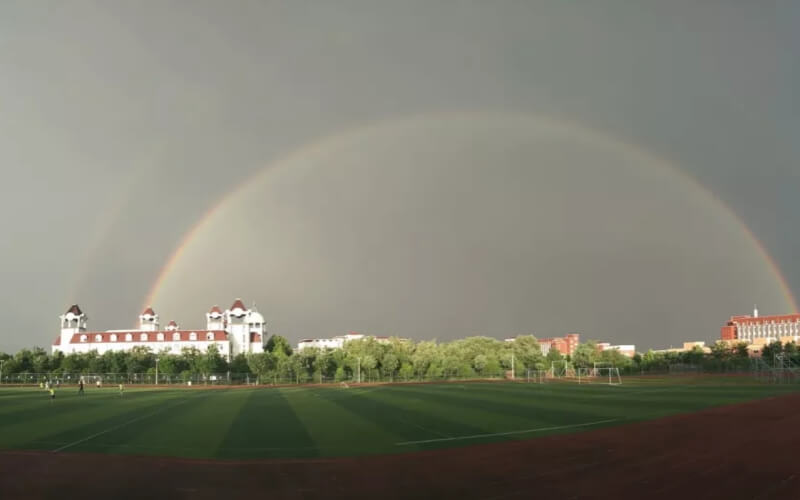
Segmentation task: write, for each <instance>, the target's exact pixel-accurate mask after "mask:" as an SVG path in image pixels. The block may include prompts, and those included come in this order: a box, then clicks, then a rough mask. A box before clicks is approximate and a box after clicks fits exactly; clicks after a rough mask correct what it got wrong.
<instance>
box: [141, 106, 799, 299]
mask: <svg viewBox="0 0 800 500" xmlns="http://www.w3.org/2000/svg"><path fill="white" fill-rule="evenodd" d="M487 116H499V117H503V118H510V119H523V120H527V121H530V120H533V122H535V123H536V124H537V125H545V126H547V127H548V128H550V129H555V130H560V131H565V132H567V133H570V134H574V135H575V136H578V137H579V138H581V139H584V140H589V141H594V142H597V143H600V144H603V145H606V146H611V147H616V148H620V149H621V150H624V151H626V152H628V153H631V154H633V155H636V156H638V157H640V158H642V159H643V160H645V161H644V162H643V163H647V164H650V165H653V166H654V167H656V168H662V169H665V170H668V171H669V172H670V173H672V174H674V175H676V176H677V177H679V178H681V179H683V180H684V182H686V183H687V184H688V185H689V186H690V187H691V188H692V189H694V190H696V191H697V192H699V193H701V194H702V195H703V196H704V197H705V198H707V199H709V200H711V201H712V203H713V204H714V205H716V206H717V207H718V208H719V209H720V210H721V211H722V212H724V213H726V214H727V215H729V216H730V217H732V218H733V220H734V221H735V222H736V224H737V225H738V226H739V227H740V228H741V230H742V231H743V232H744V234H745V236H746V237H747V238H748V239H749V240H750V241H751V242H752V243H753V245H754V246H755V247H756V249H757V250H758V252H759V253H760V254H761V255H762V256H763V258H764V260H765V261H766V263H767V264H768V266H769V267H770V269H771V270H772V272H773V273H774V275H775V277H776V278H777V280H778V283H779V284H780V286H781V289H782V293H783V295H784V296H785V298H786V301H787V303H788V304H789V305H790V307H791V308H792V311H791V312H792V313H797V312H798V307H797V300H796V299H795V297H794V295H793V294H792V292H791V289H790V287H789V284H788V282H787V280H786V278H785V277H784V276H783V273H782V272H781V270H780V267H779V266H778V264H777V263H776V262H775V259H773V258H772V256H771V255H770V254H769V252H768V251H767V249H766V248H765V247H764V245H763V244H762V243H761V241H759V240H758V238H756V237H755V235H754V234H753V232H752V231H751V230H750V228H749V227H748V226H747V224H745V223H744V221H743V220H742V219H741V218H740V217H739V216H738V215H737V214H736V212H735V211H734V210H733V209H732V208H731V207H730V206H728V205H727V204H726V203H725V202H724V201H722V200H721V199H720V198H719V197H717V196H716V195H715V194H714V193H713V192H711V191H710V190H709V189H708V188H706V187H705V186H703V185H702V184H701V183H700V182H699V181H697V179H695V178H694V177H692V176H691V175H690V174H689V173H688V172H686V171H684V170H682V169H680V168H678V167H677V166H675V165H673V164H671V163H670V162H668V161H667V160H665V159H663V158H660V157H658V156H655V155H653V154H652V153H650V152H649V151H647V150H644V149H642V148H640V147H639V146H637V145H634V144H631V143H628V142H625V141H623V140H620V139H618V138H616V137H611V136H608V135H605V134H603V133H601V132H598V131H596V130H594V129H591V128H588V127H586V126H584V125H581V124H577V123H574V122H571V121H568V120H565V119H563V118H560V117H559V118H556V117H551V116H543V115H531V114H522V113H507V112H503V113H498V112H489V113H487V112H473V111H459V112H448V113H436V114H434V115H431V114H422V115H413V116H410V117H405V118H402V119H393V120H378V121H375V122H371V123H368V124H367V125H364V126H359V127H353V128H350V129H348V130H345V131H343V132H340V133H337V134H333V135H330V136H326V137H323V138H321V139H319V140H317V141H314V142H311V143H309V144H306V145H305V146H303V147H301V148H299V149H296V150H294V151H291V152H289V153H288V154H287V155H285V156H283V157H281V158H279V159H277V160H276V161H274V162H272V163H270V164H269V165H267V166H265V167H264V168H263V169H261V170H259V171H258V172H257V173H256V174H254V175H253V176H251V177H249V178H248V179H246V180H245V181H244V182H242V183H241V184H239V185H238V186H236V187H235V188H233V189H232V190H231V191H229V192H228V193H227V194H226V195H224V196H223V197H222V198H220V200H219V202H218V203H216V204H215V205H214V206H212V207H211V208H210V209H208V210H207V211H206V212H205V213H204V214H203V215H202V217H200V218H199V219H198V220H197V222H195V224H194V225H193V226H192V227H191V228H190V229H189V231H187V232H186V233H185V234H184V236H183V238H182V239H181V240H180V242H179V244H178V246H177V247H176V248H175V250H174V251H173V252H172V254H171V255H170V257H169V258H168V259H167V261H166V263H165V264H164V266H163V267H162V268H161V270H160V271H159V273H158V276H157V278H156V280H155V282H154V283H153V286H152V287H151V288H150V291H149V292H148V294H147V297H146V298H145V301H144V303H143V304H142V308H144V307H147V306H149V305H150V304H152V303H154V302H155V298H156V296H157V295H158V292H159V290H160V289H161V287H162V285H163V283H164V281H165V280H166V278H167V276H168V275H169V273H170V271H171V270H172V268H173V267H174V266H175V264H176V263H177V262H178V261H179V260H180V259H181V257H182V256H183V253H184V251H185V250H186V248H187V247H188V246H189V244H190V243H191V242H192V240H193V239H194V238H195V236H196V235H197V234H198V233H199V232H200V230H201V229H202V228H203V227H204V226H205V224H206V223H207V222H208V221H209V220H210V219H211V218H212V217H213V216H214V215H215V214H216V213H217V212H218V211H219V210H220V209H222V207H224V206H225V205H226V204H227V203H228V202H229V201H230V200H232V199H234V198H236V197H237V194H239V193H240V192H241V191H242V190H243V189H244V188H245V187H246V186H247V185H249V184H250V183H251V182H252V181H254V180H256V179H258V178H260V177H261V176H263V175H268V174H270V173H272V172H275V171H276V170H278V169H280V168H285V167H286V166H287V165H290V164H291V163H292V162H294V161H297V160H300V159H303V158H305V157H309V156H312V155H314V154H315V153H318V152H319V151H321V150H325V149H327V148H330V147H333V146H335V145H336V144H338V143H340V142H341V141H343V140H345V139H347V138H351V137H353V136H354V135H358V134H362V133H365V132H367V131H369V130H371V129H372V128H375V127H378V126H381V125H385V124H387V123H392V124H393V123H402V122H414V121H417V120H420V119H425V118H426V117H428V118H429V117H434V118H441V117H452V118H476V117H487Z"/></svg>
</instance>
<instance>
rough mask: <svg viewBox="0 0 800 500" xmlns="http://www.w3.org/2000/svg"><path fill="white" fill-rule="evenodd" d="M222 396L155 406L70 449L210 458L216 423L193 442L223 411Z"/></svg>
mask: <svg viewBox="0 0 800 500" xmlns="http://www.w3.org/2000/svg"><path fill="white" fill-rule="evenodd" d="M224 395H225V394H212V391H193V392H191V393H187V394H185V395H184V397H181V398H179V399H177V400H176V401H174V402H168V403H165V404H163V405H158V406H157V408H156V409H155V410H154V411H152V412H150V413H143V414H142V415H141V417H140V418H137V419H136V420H134V421H130V422H127V423H123V425H120V426H118V427H117V428H115V429H114V430H113V431H111V432H106V433H104V434H103V435H101V436H98V437H96V438H95V439H92V440H91V441H86V442H85V443H82V444H80V445H79V446H76V447H74V449H73V451H91V452H99V453H118V454H127V453H134V454H148V455H169V456H195V457H202V456H210V455H212V454H213V452H214V450H215V449H216V440H217V439H221V437H222V436H221V433H217V429H218V423H216V422H212V423H211V425H210V426H209V427H206V428H210V429H214V432H213V433H208V434H203V435H204V439H200V440H199V439H197V429H198V428H204V427H203V425H202V424H203V423H205V421H206V420H207V419H208V418H209V417H210V416H212V415H214V414H215V411H216V410H217V409H219V408H224V407H225V404H221V403H223V401H219V400H221V399H224ZM190 446H191V447H192V448H193V452H194V454H190V455H186V454H185V453H178V452H177V451H178V450H179V449H180V448H182V447H184V448H185V447H190Z"/></svg>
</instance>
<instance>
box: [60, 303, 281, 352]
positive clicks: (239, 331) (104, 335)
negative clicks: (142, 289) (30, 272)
mask: <svg viewBox="0 0 800 500" xmlns="http://www.w3.org/2000/svg"><path fill="white" fill-rule="evenodd" d="M60 319H61V333H60V335H59V336H58V337H57V338H56V340H55V341H54V342H53V346H52V352H53V353H55V352H56V351H60V352H63V353H64V354H72V353H85V352H89V351H97V353H98V354H103V353H105V352H108V351H128V350H131V349H133V348H134V347H148V348H150V349H151V350H152V351H153V352H166V353H170V354H178V353H180V352H181V350H182V349H183V348H185V347H194V348H196V349H198V350H200V351H206V350H207V349H208V348H209V347H210V346H212V345H215V346H216V347H217V349H218V350H219V352H220V354H222V355H223V356H224V357H225V358H227V359H230V358H231V357H232V356H236V355H238V354H242V353H243V354H250V353H259V352H264V335H265V333H266V332H265V323H264V317H263V316H262V315H261V314H260V313H259V312H258V311H256V310H255V307H253V308H252V309H248V308H246V307H245V306H244V304H243V303H242V301H241V299H236V300H235V301H234V303H233V305H231V307H230V308H229V309H227V310H225V311H222V310H221V309H220V308H219V307H218V306H214V307H212V308H211V310H210V311H209V312H208V313H206V328H205V329H196V330H189V329H182V328H180V327H179V326H178V324H177V323H176V322H175V321H170V322H169V323H168V324H167V327H166V329H164V330H161V329H160V328H159V319H158V314H156V313H155V311H153V308H152V307H148V308H147V309H145V310H144V311H143V312H142V314H141V315H139V328H135V329H123V330H106V331H89V330H88V328H87V319H88V318H87V316H86V314H85V313H84V312H83V311H82V310H81V308H80V307H78V305H77V304H75V305H73V306H72V307H70V308H69V309H68V310H67V312H66V313H64V314H62V315H61V316H60Z"/></svg>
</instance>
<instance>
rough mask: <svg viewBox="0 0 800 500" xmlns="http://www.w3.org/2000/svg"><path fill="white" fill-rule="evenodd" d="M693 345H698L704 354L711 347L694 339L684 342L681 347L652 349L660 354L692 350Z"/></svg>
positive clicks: (709, 350) (708, 351)
mask: <svg viewBox="0 0 800 500" xmlns="http://www.w3.org/2000/svg"><path fill="white" fill-rule="evenodd" d="M695 347H699V348H700V349H702V351H703V352H704V353H706V354H708V353H710V352H711V349H710V348H708V347H706V343H705V342H701V341H694V342H684V343H683V347H670V348H669V349H656V350H653V352H654V353H657V354H661V353H667V352H687V351H691V350H693V349H694V348H695Z"/></svg>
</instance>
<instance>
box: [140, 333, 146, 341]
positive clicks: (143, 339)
mask: <svg viewBox="0 0 800 500" xmlns="http://www.w3.org/2000/svg"><path fill="white" fill-rule="evenodd" d="M139 340H140V341H142V342H147V334H146V333H143V334H141V335H139Z"/></svg>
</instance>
